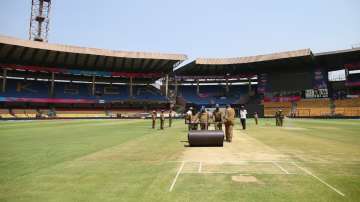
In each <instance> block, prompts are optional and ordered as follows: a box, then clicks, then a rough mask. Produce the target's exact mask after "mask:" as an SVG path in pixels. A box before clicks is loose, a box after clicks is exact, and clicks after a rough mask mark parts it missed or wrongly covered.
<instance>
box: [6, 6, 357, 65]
mask: <svg viewBox="0 0 360 202" xmlns="http://www.w3.org/2000/svg"><path fill="white" fill-rule="evenodd" d="M30 8H31V0H0V34H1V35H6V36H13V37H17V38H22V39H28V30H29V20H30V11H31V10H30ZM359 10H360V0H152V1H150V0H147V1H146V0H106V1H98V0H76V1H74V0H52V8H51V14H50V16H51V19H50V32H49V43H58V44H66V45H76V46H85V47H94V48H105V49H111V50H126V51H147V52H163V53H181V54H186V55H188V57H189V60H191V59H195V58H198V57H220V58H223V57H240V56H252V55H259V54H268V53H274V52H280V51H291V50H297V49H303V48H310V49H311V50H312V51H313V52H315V53H317V52H325V51H334V50H339V49H349V48H351V47H352V46H353V45H357V46H359V45H360V12H359Z"/></svg>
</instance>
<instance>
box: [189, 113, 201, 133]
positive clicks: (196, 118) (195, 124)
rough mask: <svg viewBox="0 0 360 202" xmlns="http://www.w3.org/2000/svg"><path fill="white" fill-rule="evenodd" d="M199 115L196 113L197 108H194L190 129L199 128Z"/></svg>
mask: <svg viewBox="0 0 360 202" xmlns="http://www.w3.org/2000/svg"><path fill="white" fill-rule="evenodd" d="M198 122H199V116H198V114H196V113H195V110H192V112H191V115H190V123H189V126H190V129H189V130H197V129H198Z"/></svg>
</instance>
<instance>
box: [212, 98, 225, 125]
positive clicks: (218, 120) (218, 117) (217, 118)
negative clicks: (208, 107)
mask: <svg viewBox="0 0 360 202" xmlns="http://www.w3.org/2000/svg"><path fill="white" fill-rule="evenodd" d="M213 120H214V125H215V130H222V122H223V113H222V112H221V111H220V109H219V104H216V105H215V110H214V112H213Z"/></svg>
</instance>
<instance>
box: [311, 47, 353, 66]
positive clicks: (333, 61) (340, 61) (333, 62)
mask: <svg viewBox="0 0 360 202" xmlns="http://www.w3.org/2000/svg"><path fill="white" fill-rule="evenodd" d="M314 56H315V59H316V62H317V63H318V65H320V66H323V67H325V68H327V69H329V70H336V69H342V68H343V67H344V64H345V65H348V64H351V63H358V62H360V48H352V49H346V50H338V51H331V52H323V53H316V54H314Z"/></svg>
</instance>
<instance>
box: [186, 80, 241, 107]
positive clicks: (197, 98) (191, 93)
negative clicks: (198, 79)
mask: <svg viewBox="0 0 360 202" xmlns="http://www.w3.org/2000/svg"><path fill="white" fill-rule="evenodd" d="M196 89H197V87H196V86H179V95H180V96H182V98H183V99H185V100H186V101H187V102H190V103H194V104H198V105H208V104H220V105H225V104H232V103H237V102H238V101H239V100H240V99H241V97H243V96H245V95H247V92H248V86H239V85H233V86H229V92H228V93H226V90H225V86H220V85H206V86H200V92H199V94H197V92H196Z"/></svg>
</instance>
